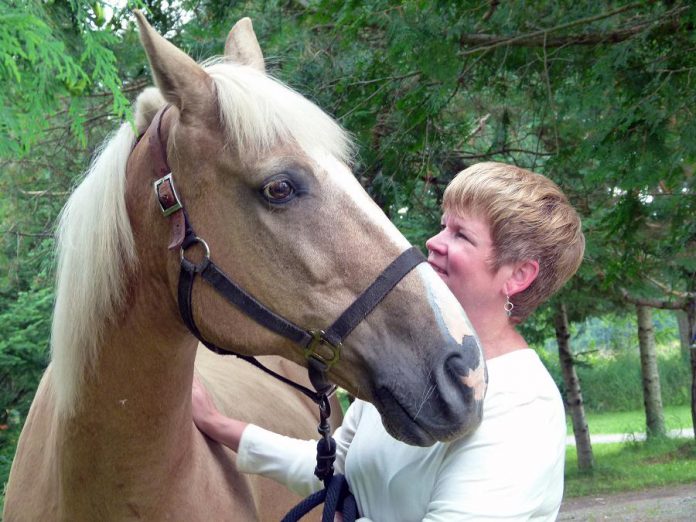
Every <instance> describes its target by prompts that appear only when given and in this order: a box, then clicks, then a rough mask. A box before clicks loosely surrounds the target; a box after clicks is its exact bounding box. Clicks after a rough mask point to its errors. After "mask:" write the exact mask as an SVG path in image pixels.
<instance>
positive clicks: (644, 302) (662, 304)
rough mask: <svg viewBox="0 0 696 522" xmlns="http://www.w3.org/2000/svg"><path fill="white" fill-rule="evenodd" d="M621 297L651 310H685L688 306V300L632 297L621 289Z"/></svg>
mask: <svg viewBox="0 0 696 522" xmlns="http://www.w3.org/2000/svg"><path fill="white" fill-rule="evenodd" d="M619 291H620V292H621V297H623V299H624V301H626V302H628V303H631V304H634V305H636V306H649V307H650V308H659V309H661V310H684V309H685V308H686V306H687V305H688V300H686V299H684V300H678V301H667V300H663V299H648V298H645V297H636V296H634V295H631V294H630V293H629V292H628V290H626V289H625V288H620V289H619Z"/></svg>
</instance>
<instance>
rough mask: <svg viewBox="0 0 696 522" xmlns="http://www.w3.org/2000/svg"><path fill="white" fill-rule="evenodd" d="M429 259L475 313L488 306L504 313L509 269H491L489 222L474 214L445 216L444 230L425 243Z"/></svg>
mask: <svg viewBox="0 0 696 522" xmlns="http://www.w3.org/2000/svg"><path fill="white" fill-rule="evenodd" d="M425 245H426V247H427V248H428V263H430V265H431V266H432V267H433V268H434V269H435V271H436V272H437V273H438V275H439V276H440V277H441V278H442V280H443V281H444V282H445V284H447V286H448V287H449V289H450V290H451V291H452V293H453V294H454V295H455V297H456V298H457V300H458V301H459V303H460V304H461V305H462V307H463V308H464V310H465V311H466V312H467V314H469V316H470V317H471V316H472V315H474V316H477V315H480V314H481V313H487V311H488V310H492V311H497V313H500V314H502V313H503V311H502V303H504V298H505V288H504V285H505V282H506V280H507V278H508V277H509V276H510V274H509V273H508V272H510V271H509V270H507V269H506V267H502V268H501V269H500V270H498V271H497V272H494V271H493V270H492V269H491V264H492V263H491V261H492V256H493V241H492V239H491V232H490V227H489V225H488V223H487V222H486V221H485V220H484V219H482V218H479V217H477V216H474V215H466V214H464V215H454V214H449V213H445V214H444V215H443V216H442V229H441V230H440V233H439V234H437V235H435V236H433V237H431V238H430V239H429V240H428V241H426V243H425Z"/></svg>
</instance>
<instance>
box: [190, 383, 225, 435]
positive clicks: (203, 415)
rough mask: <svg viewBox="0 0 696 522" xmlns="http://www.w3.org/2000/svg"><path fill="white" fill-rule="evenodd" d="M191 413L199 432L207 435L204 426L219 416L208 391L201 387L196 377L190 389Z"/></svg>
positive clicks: (201, 384)
mask: <svg viewBox="0 0 696 522" xmlns="http://www.w3.org/2000/svg"><path fill="white" fill-rule="evenodd" d="M191 408H192V410H191V413H192V414H193V422H194V423H195V424H196V426H197V427H198V429H199V430H201V431H202V432H203V433H207V430H206V426H207V425H208V424H210V423H211V421H213V420H214V419H215V417H216V416H218V415H221V413H220V412H219V411H218V409H217V408H216V407H215V403H213V399H212V397H211V396H210V394H209V393H208V390H207V389H206V388H205V386H203V383H201V381H200V379H198V376H197V375H194V376H193V386H192V388H191Z"/></svg>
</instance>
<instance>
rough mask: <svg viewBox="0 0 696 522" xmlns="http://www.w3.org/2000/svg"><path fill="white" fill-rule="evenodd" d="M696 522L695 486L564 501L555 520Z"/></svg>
mask: <svg viewBox="0 0 696 522" xmlns="http://www.w3.org/2000/svg"><path fill="white" fill-rule="evenodd" d="M568 520H577V521H582V522H595V521H600V520H620V521H630V522H635V521H637V522H643V521H645V522H648V521H649V522H682V521H684V522H686V521H688V522H695V521H696V483H695V484H686V485H680V486H669V487H664V488H653V489H647V490H643V491H632V492H629V493H620V494H618V495H607V496H604V497H599V496H595V497H580V498H573V499H568V500H566V501H564V502H563V505H562V506H561V512H560V514H559V515H558V521H559V522H560V521H568Z"/></svg>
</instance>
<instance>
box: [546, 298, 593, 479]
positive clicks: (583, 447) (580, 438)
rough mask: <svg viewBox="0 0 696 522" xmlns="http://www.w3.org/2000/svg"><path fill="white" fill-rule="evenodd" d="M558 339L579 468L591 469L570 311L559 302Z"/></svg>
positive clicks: (588, 437)
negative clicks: (575, 363) (571, 338)
mask: <svg viewBox="0 0 696 522" xmlns="http://www.w3.org/2000/svg"><path fill="white" fill-rule="evenodd" d="M554 324H555V329H556V341H557V343H558V358H559V359H560V363H561V371H562V373H563V382H564V383H565V387H566V404H567V405H568V409H569V410H570V416H571V418H572V419H573V434H574V435H575V446H576V447H577V452H578V468H579V469H580V470H582V471H589V470H591V469H592V467H593V466H594V456H593V454H592V443H591V441H590V430H589V429H588V428H587V420H586V418H585V407H584V403H583V400H582V391H581V389H580V380H579V379H578V374H577V372H576V371H575V365H574V362H573V355H572V351H571V349H570V342H569V341H570V332H569V328H568V312H567V310H566V306H565V303H563V302H560V303H558V306H557V309H556V314H555V316H554Z"/></svg>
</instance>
